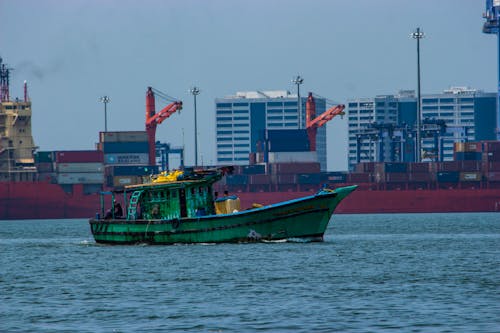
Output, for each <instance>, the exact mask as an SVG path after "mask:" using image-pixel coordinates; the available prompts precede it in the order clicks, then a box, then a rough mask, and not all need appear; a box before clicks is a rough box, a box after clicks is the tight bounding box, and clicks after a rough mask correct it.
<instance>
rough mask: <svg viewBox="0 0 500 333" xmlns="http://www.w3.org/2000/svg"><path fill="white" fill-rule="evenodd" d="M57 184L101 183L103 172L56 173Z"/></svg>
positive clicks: (102, 181)
mask: <svg viewBox="0 0 500 333" xmlns="http://www.w3.org/2000/svg"><path fill="white" fill-rule="evenodd" d="M57 183H58V184H103V183H104V174H103V173H101V172H99V173H90V172H80V173H78V172H72V173H59V174H57Z"/></svg>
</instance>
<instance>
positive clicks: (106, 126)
mask: <svg viewBox="0 0 500 333" xmlns="http://www.w3.org/2000/svg"><path fill="white" fill-rule="evenodd" d="M99 101H100V102H102V103H103V104H104V132H107V131H108V103H109V102H111V99H110V98H109V97H108V96H102V97H101V98H99Z"/></svg>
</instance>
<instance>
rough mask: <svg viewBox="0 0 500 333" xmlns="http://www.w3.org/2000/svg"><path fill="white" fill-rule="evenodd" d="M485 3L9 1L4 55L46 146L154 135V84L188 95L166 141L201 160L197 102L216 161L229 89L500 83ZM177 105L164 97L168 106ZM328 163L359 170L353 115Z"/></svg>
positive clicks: (328, 93) (15, 90) (189, 158)
mask: <svg viewBox="0 0 500 333" xmlns="http://www.w3.org/2000/svg"><path fill="white" fill-rule="evenodd" d="M484 9H485V1H484V0H418V1H415V0H412V1H409V0H357V1H352V0H317V1H315V0H310V1H299V0H288V1H283V0H281V1H276V0H252V1H237V0H216V1H208V0H204V1H203V0H175V1H174V0H170V1H168V0H163V1H160V0H156V1H153V0H142V1H126V0H75V1H71V0H66V1H63V0H52V1H51V0H0V56H1V57H2V58H3V59H4V62H6V63H8V64H9V65H10V66H11V67H13V68H14V69H15V70H14V71H13V72H12V74H13V76H12V81H11V82H12V83H11V96H14V97H16V96H18V97H22V83H23V81H24V80H27V81H28V84H29V94H30V97H31V99H32V102H33V106H32V107H33V136H34V139H35V143H36V144H37V145H38V146H39V147H40V150H69V149H93V148H94V144H95V143H96V142H97V141H98V132H99V131H102V130H103V129H104V111H103V110H104V108H103V105H102V104H101V103H100V102H98V98H99V97H100V96H102V95H108V96H110V98H111V103H110V104H109V105H108V130H110V131H112V130H144V118H145V116H144V114H145V94H146V88H147V87H148V86H153V87H155V88H157V89H159V90H161V91H163V92H165V93H167V94H169V95H171V96H175V97H177V98H179V99H181V100H182V101H183V102H184V109H183V111H182V112H181V114H180V115H179V114H176V115H173V116H172V117H171V118H169V119H167V120H166V121H165V122H164V123H163V124H161V125H160V126H159V127H158V130H157V140H161V141H163V142H169V143H171V144H172V145H174V146H181V145H183V144H185V146H186V150H185V152H186V162H187V163H188V164H190V163H193V161H194V155H193V154H194V147H193V145H194V134H193V131H194V125H193V118H194V117H193V97H192V96H191V95H190V94H189V92H188V91H189V88H190V87H192V86H193V85H196V86H198V87H199V88H200V89H201V94H200V95H199V96H198V103H197V106H198V107H197V109H198V121H199V123H198V124H199V125H198V132H199V140H198V142H199V149H198V150H199V152H200V158H199V161H200V162H201V160H203V161H204V163H205V164H211V163H215V160H216V159H215V102H214V99H215V98H217V97H224V96H227V95H232V94H234V93H236V92H237V91H246V90H289V91H291V92H295V86H294V85H293V84H292V83H291V79H292V78H293V77H294V76H295V75H297V74H300V75H301V76H302V77H303V78H304V84H303V85H302V87H301V92H303V93H306V92H308V91H313V92H315V93H316V94H318V95H321V96H324V97H327V98H329V99H332V100H335V101H338V102H339V103H346V101H347V100H348V99H350V98H354V97H374V96H375V95H380V94H393V93H396V92H397V91H398V90H400V89H416V42H415V40H413V39H411V38H410V37H409V34H410V33H411V32H412V31H413V30H414V29H415V28H416V27H418V26H420V27H421V28H422V29H423V30H424V32H425V33H426V38H425V39H423V40H422V42H421V65H422V92H423V93H438V92H441V91H442V90H444V89H446V88H448V87H450V86H470V87H473V88H478V89H483V90H485V91H490V92H493V91H496V85H497V60H496V59H497V51H496V38H495V37H494V36H492V35H486V34H483V33H482V30H481V29H482V24H483V22H484V19H483V18H482V13H483V12H484ZM162 106H164V105H162V104H161V105H157V110H159V109H160V107H162ZM327 126H328V127H327V128H328V131H327V134H328V137H327V140H328V167H329V170H343V169H346V168H347V155H346V154H347V120H346V118H344V119H340V118H335V119H334V120H332V121H331V122H330V123H329V124H328V125H327Z"/></svg>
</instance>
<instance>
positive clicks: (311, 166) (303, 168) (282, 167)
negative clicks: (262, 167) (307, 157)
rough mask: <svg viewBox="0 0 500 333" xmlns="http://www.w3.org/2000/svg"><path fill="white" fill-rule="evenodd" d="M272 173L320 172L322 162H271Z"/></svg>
mask: <svg viewBox="0 0 500 333" xmlns="http://www.w3.org/2000/svg"><path fill="white" fill-rule="evenodd" d="M269 168H270V169H271V173H272V174H273V175H277V174H297V173H319V172H321V170H320V164H319V163H317V162H315V163H311V162H309V163H274V164H269Z"/></svg>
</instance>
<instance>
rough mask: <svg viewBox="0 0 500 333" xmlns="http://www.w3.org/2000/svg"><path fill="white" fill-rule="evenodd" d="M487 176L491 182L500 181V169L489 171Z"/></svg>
mask: <svg viewBox="0 0 500 333" xmlns="http://www.w3.org/2000/svg"><path fill="white" fill-rule="evenodd" d="M486 178H487V179H488V180H489V181H490V182H500V171H496V172H488V173H487V174H486Z"/></svg>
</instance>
